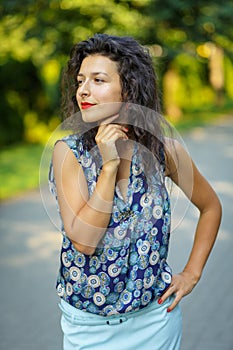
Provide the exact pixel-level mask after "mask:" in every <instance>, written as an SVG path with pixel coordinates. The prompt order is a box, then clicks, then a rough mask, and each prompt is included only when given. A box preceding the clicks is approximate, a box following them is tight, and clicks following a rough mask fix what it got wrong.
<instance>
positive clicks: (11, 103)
mask: <svg viewBox="0 0 233 350" xmlns="http://www.w3.org/2000/svg"><path fill="white" fill-rule="evenodd" d="M232 17H233V4H232V1H230V0H225V1H224V2H223V1H221V0H220V1H218V2H217V1H216V0H197V1H194V0H176V1H173V0H130V1H128V0H102V1H99V0H60V1H59V0H24V2H23V3H22V1H20V0H2V1H1V3H0V40H1V50H0V80H1V85H0V87H1V94H0V104H1V107H2V115H3V118H1V131H0V144H1V145H6V144H8V143H12V142H14V141H15V142H18V141H21V140H23V139H24V138H25V137H26V138H27V139H30V141H38V140H39V137H40V136H39V135H41V134H44V130H45V127H46V125H47V124H48V125H50V124H51V125H52V126H53V127H54V125H55V124H56V120H57V116H58V115H59V87H58V85H59V80H60V75H61V70H62V67H63V66H64V64H65V62H66V60H67V57H68V54H69V51H70V48H71V47H72V45H73V44H74V43H75V42H78V41H80V40H83V39H85V38H86V37H88V36H91V35H93V34H94V33H96V32H107V33H111V34H116V35H131V36H134V37H135V38H136V39H138V40H140V42H141V43H142V44H146V45H148V46H149V47H150V49H151V52H152V54H153V55H154V56H155V57H160V59H159V61H160V66H159V70H160V71H161V82H162V78H163V76H165V77H166V79H165V80H166V83H165V84H164V86H169V84H170V83H171V82H173V83H174V84H173V85H174V86H173V87H172V90H173V91H174V90H175V86H176V83H177V82H178V83H179V84H185V82H186V80H185V78H187V76H188V79H189V75H187V74H186V73H184V72H185V69H187V70H189V68H190V67H191V66H192V65H193V64H194V66H195V69H191V71H190V72H191V73H190V76H191V77H194V75H195V74H196V73H195V72H197V73H198V74H201V75H202V76H201V77H200V79H199V80H198V79H197V80H196V83H195V84H194V85H195V88H198V89H200V88H201V85H203V86H204V89H205V91H207V96H209V99H210V100H211V99H212V94H211V91H210V90H209V87H208V84H212V85H213V82H214V84H215V86H218V88H217V89H219V86H220V84H219V81H220V80H221V79H220V80H219V81H218V83H217V85H216V81H217V80H216V77H214V78H213V76H212V78H211V79H210V74H209V71H210V70H211V69H212V68H211V67H213V66H214V65H213V64H212V65H210V64H209V61H210V57H213V52H214V47H218V48H221V49H222V50H223V52H224V55H227V59H226V60H225V61H224V62H226V65H227V75H228V76H230V75H231V74H232V63H231V60H232V55H233V43H232V42H233V40H232V39H233V27H232V25H231V22H232ZM210 44H211V45H213V46H211V45H210ZM211 50H212V51H211ZM218 52H219V51H218ZM179 55H181V56H180V59H179V58H177V57H178V56H179ZM185 55H186V56H185ZM182 57H183V59H182ZM185 57H186V58H185ZM218 57H219V58H218V59H219V61H220V60H221V54H220V53H219V54H218ZM194 61H195V63H194ZM212 61H213V60H212ZM198 63H199V64H200V65H201V68H200V67H198V66H197V65H198ZM212 63H213V62H212ZM219 72H220V73H221V72H222V70H220V69H219ZM225 72H226V69H225ZM167 73H169V74H168V76H166V74H167ZM170 73H172V74H170ZM221 74H222V73H221ZM225 74H226V73H225ZM177 75H178V76H180V75H181V77H180V78H179V79H178V80H177V79H176V78H175V80H172V79H170V78H171V77H176V76H177ZM169 77H170V78H169ZM167 82H168V83H167ZM187 84H188V86H189V90H190V91H191V85H192V84H191V82H190V81H188V82H187ZM223 85H224V83H222V85H221V86H220V89H222V90H223V89H224V88H225V89H226V88H227V89H228V91H229V94H232V88H231V84H229V79H228V80H227V84H225V85H224V86H223ZM206 87H207V88H206ZM213 88H214V87H213ZM183 90H185V89H183ZM183 90H182V89H180V87H179V88H178V91H180V94H181V96H180V98H178V99H177V97H174V101H175V103H176V104H177V106H178V109H182V108H184V107H185V106H184V104H182V103H180V100H182V91H183ZM218 92H219V91H218ZM190 96H191V97H190V101H191V102H192V101H194V102H195V103H196V101H197V97H195V96H194V94H193V92H192V93H191V94H190ZM183 97H184V99H185V98H186V97H187V94H186V97H185V95H184V96H183ZM166 99H167V97H166V92H165V100H166ZM186 100H187V99H186ZM190 101H189V102H190ZM165 107H166V104H165ZM49 123H50V124H49ZM36 125H37V126H38V128H40V130H38V129H37V130H36V132H35V133H33V132H31V129H30V128H32V127H33V128H35V127H36Z"/></svg>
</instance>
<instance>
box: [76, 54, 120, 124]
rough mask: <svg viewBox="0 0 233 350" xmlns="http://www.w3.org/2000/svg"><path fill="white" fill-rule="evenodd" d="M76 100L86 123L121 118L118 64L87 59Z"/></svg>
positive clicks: (104, 59)
mask: <svg viewBox="0 0 233 350" xmlns="http://www.w3.org/2000/svg"><path fill="white" fill-rule="evenodd" d="M77 81H78V89H77V93H76V99H77V102H78V106H79V108H80V111H81V113H82V119H83V120H84V121H85V122H96V121H98V122H102V121H104V120H105V119H106V118H111V121H112V120H114V119H116V118H117V117H118V112H119V110H120V107H121V102H122V96H121V92H122V88H121V81H120V76H119V74H118V70H117V63H116V62H114V61H112V60H111V59H109V58H108V57H105V56H101V55H91V56H87V57H86V58H85V59H84V60H83V61H82V64H81V67H80V70H79V73H78V76H77Z"/></svg>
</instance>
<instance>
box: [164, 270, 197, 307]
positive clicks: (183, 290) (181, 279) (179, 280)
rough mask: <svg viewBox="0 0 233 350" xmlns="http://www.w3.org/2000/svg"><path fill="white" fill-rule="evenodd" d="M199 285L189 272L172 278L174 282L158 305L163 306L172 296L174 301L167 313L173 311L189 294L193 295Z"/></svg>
mask: <svg viewBox="0 0 233 350" xmlns="http://www.w3.org/2000/svg"><path fill="white" fill-rule="evenodd" d="M196 284H197V280H196V278H195V277H194V276H193V275H192V274H191V273H189V272H186V271H183V272H181V273H179V274H177V275H173V276H172V282H171V284H170V286H169V287H168V288H167V290H166V291H165V292H164V293H163V295H162V296H161V297H160V298H159V300H158V303H159V304H162V303H163V302H164V301H165V300H166V299H167V298H169V297H170V296H172V295H173V296H174V297H175V298H174V300H173V302H172V304H171V305H169V307H168V309H167V311H168V312H170V311H172V310H173V309H174V308H175V307H176V306H177V305H178V304H179V302H180V301H181V299H182V298H183V297H184V296H186V295H187V294H189V293H191V291H192V290H193V288H194V287H195V285H196Z"/></svg>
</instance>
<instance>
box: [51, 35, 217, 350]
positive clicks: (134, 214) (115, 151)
mask: <svg viewBox="0 0 233 350" xmlns="http://www.w3.org/2000/svg"><path fill="white" fill-rule="evenodd" d="M156 83H157V79H156V75H155V72H154V70H153V65H152V60H151V58H150V55H149V53H148V51H147V50H146V49H145V48H143V47H142V46H140V45H139V44H138V43H137V42H136V41H135V40H134V39H132V38H128V37H115V36H109V35H105V34H102V35H101V34H98V35H95V36H94V37H93V38H90V39H88V40H86V41H83V42H81V43H79V44H77V45H75V46H74V48H73V50H72V52H71V58H70V60H69V63H68V67H67V70H66V72H65V74H64V79H63V106H64V111H65V113H66V116H71V115H74V114H75V113H76V112H79V111H80V113H78V114H77V117H76V119H75V123H76V124H77V125H76V126H77V128H78V131H77V132H76V133H74V134H73V135H70V136H68V137H66V138H64V139H63V140H60V141H58V142H57V143H56V145H55V147H54V153H53V160H52V167H51V171H50V181H51V184H52V186H53V187H52V190H53V192H54V193H55V195H56V196H57V200H58V204H59V210H60V215H61V219H62V231H63V244H62V249H61V266H60V273H59V276H58V281H57V291H58V295H59V296H60V297H61V304H60V308H61V310H62V321H61V323H62V330H63V333H64V349H66V350H68V349H95V350H98V349H101V350H103V349H112V350H113V349H124V350H130V349H134V350H136V349H154V350H178V349H179V348H180V340H181V312H180V307H179V302H180V300H181V299H182V298H183V297H184V296H185V295H187V294H188V293H190V292H191V291H192V289H193V288H194V286H195V285H196V284H197V282H198V281H199V279H200V277H201V274H202V271H203V268H204V266H205V263H206V261H207V258H208V256H209V254H210V252H211V249H212V247H213V244H214V241H215V239H216V235H217V231H218V228H219V224H220V219H221V205H220V203H219V200H218V198H217V196H216V194H215V192H214V190H213V189H212V188H211V186H210V185H209V184H208V182H207V181H206V180H205V179H204V178H203V176H202V175H201V174H200V173H199V171H198V170H197V168H196V166H195V165H194V163H193V161H192V160H191V159H190V157H189V155H188V154H187V152H186V151H185V150H184V148H183V147H182V146H181V144H180V143H178V142H177V141H172V140H171V138H167V137H164V135H163V131H162V130H163V127H162V125H163V124H166V122H165V121H163V120H162V118H161V117H160V114H159V111H160V107H159V98H158V93H157V87H156ZM80 115H81V120H80V118H79V116H80ZM166 177H169V178H170V179H171V180H172V181H173V182H174V183H176V184H177V185H178V186H179V187H180V188H181V189H182V191H184V193H185V194H186V195H187V197H188V198H189V199H190V201H191V202H192V203H193V204H194V205H195V206H196V207H197V208H198V209H199V211H200V218H199V221H198V224H197V228H196V234H195V239H194V243H193V247H192V251H191V254H190V257H189V259H188V262H187V264H186V266H185V267H184V269H183V271H182V272H181V273H180V274H177V275H175V274H174V275H172V271H171V268H170V267H169V265H168V264H167V261H166V258H167V253H168V244H169V234H170V200H169V195H168V192H167V190H166V186H165V178H166Z"/></svg>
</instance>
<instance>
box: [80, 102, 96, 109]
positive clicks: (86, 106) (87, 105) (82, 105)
mask: <svg viewBox="0 0 233 350" xmlns="http://www.w3.org/2000/svg"><path fill="white" fill-rule="evenodd" d="M93 106H95V104H94V103H90V102H81V107H82V109H87V108H90V107H93Z"/></svg>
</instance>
